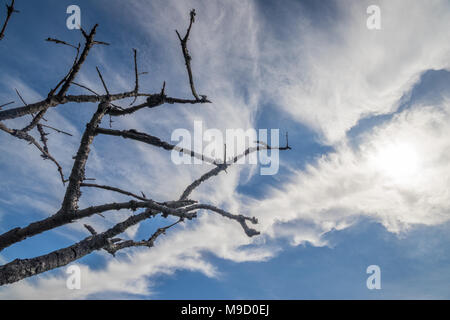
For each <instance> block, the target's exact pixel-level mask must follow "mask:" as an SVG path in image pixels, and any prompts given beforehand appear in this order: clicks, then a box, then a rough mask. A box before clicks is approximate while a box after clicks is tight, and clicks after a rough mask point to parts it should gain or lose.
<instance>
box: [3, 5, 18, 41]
mask: <svg viewBox="0 0 450 320" xmlns="http://www.w3.org/2000/svg"><path fill="white" fill-rule="evenodd" d="M14 2H15V0H11V4H10V5H6V19H5V22H4V23H3V27H2V29H1V30H0V40H2V39H3V38H4V36H5V30H6V26H7V25H8V22H9V19H11V16H12V14H13V13H17V12H19V11H17V10H15V9H14Z"/></svg>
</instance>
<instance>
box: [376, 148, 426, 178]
mask: <svg viewBox="0 0 450 320" xmlns="http://www.w3.org/2000/svg"><path fill="white" fill-rule="evenodd" d="M371 160H372V161H371V164H372V165H373V166H374V168H375V169H376V170H377V171H379V172H380V173H381V174H382V175H383V176H384V177H385V178H386V179H388V180H391V181H392V182H393V183H395V184H407V183H409V182H411V180H412V179H414V177H415V176H417V174H418V173H419V170H420V157H419V153H418V151H417V148H416V147H415V146H414V144H412V143H409V142H403V141H402V142H392V143H387V144H383V145H381V146H379V148H378V150H376V151H375V152H374V154H373V155H372V159H371Z"/></svg>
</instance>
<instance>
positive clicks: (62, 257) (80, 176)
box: [0, 1, 290, 285]
mask: <svg viewBox="0 0 450 320" xmlns="http://www.w3.org/2000/svg"><path fill="white" fill-rule="evenodd" d="M13 4H14V1H13ZM194 19H195V10H192V11H191V12H190V22H189V27H188V28H187V31H186V34H185V35H184V37H182V36H181V35H180V34H179V33H178V31H177V35H178V38H179V40H180V45H181V49H182V53H183V56H184V60H185V64H186V69H187V73H188V78H189V84H190V88H191V92H192V95H193V97H194V98H193V99H182V98H174V97H169V96H168V95H166V92H165V87H166V84H165V82H164V84H163V85H162V89H161V90H160V91H159V92H157V93H143V92H141V91H140V87H139V76H140V75H141V73H140V72H139V69H138V59H137V51H136V50H135V49H133V58H134V59H133V62H134V76H135V83H134V88H133V89H132V90H130V91H127V92H122V93H112V92H110V91H109V89H108V87H107V85H106V82H105V80H104V78H103V76H102V74H101V72H100V70H99V68H97V72H98V77H99V81H100V82H101V83H102V86H103V88H104V90H105V93H103V94H100V93H97V92H94V91H93V90H92V89H90V88H88V87H86V86H84V85H82V84H78V83H76V82H75V78H76V76H77V74H78V72H79V71H80V69H81V67H82V65H83V63H84V62H85V60H86V58H87V56H88V54H89V52H90V50H91V49H92V47H94V46H96V45H108V43H106V42H103V41H98V40H96V39H95V34H96V30H97V25H95V26H94V27H93V28H92V30H91V31H90V32H86V31H85V30H83V29H80V30H81V34H82V36H83V38H84V45H83V46H81V45H80V44H79V45H77V46H75V45H72V44H69V43H67V42H65V41H61V40H58V39H53V38H48V39H47V41H50V42H53V43H57V44H61V45H66V46H71V47H73V48H74V50H75V52H76V54H75V59H74V61H73V64H72V66H71V67H70V69H69V71H68V72H67V74H66V75H65V76H64V77H63V79H62V80H61V81H59V83H58V84H57V85H56V86H55V87H54V88H53V89H52V90H50V92H49V93H48V95H47V98H46V99H45V100H42V101H38V102H35V103H31V104H27V103H25V101H24V100H23V98H22V97H21V96H20V93H19V92H17V94H18V96H19V98H20V100H21V101H22V103H23V106H21V107H17V108H11V109H6V110H0V129H1V131H3V132H5V133H7V134H9V135H11V136H12V137H14V138H18V139H21V140H25V141H26V142H28V143H29V144H31V145H33V146H34V147H36V148H37V149H38V150H39V151H40V152H41V154H42V155H41V156H42V158H43V159H44V160H49V161H52V162H53V163H54V165H55V167H56V169H57V171H58V174H59V176H60V178H61V182H62V184H63V185H64V187H65V195H64V199H63V200H62V203H61V207H60V209H59V210H58V211H57V212H55V213H54V214H53V215H51V216H50V217H48V218H46V219H43V220H40V221H35V222H33V223H30V224H29V225H27V226H24V227H17V228H14V229H12V230H9V231H8V232H5V233H3V234H1V235H0V251H1V250H3V249H5V248H7V247H9V246H11V245H14V244H15V243H18V242H20V241H22V240H25V239H27V238H30V237H33V236H35V235H37V234H40V233H42V232H46V231H49V230H53V229H55V228H58V227H60V226H64V225H67V224H69V223H73V222H78V221H80V220H81V219H83V218H86V217H90V216H93V215H95V214H99V215H102V214H106V213H107V212H111V211H114V210H121V209H127V210H130V211H131V213H130V216H129V217H128V218H127V219H125V220H124V221H122V222H120V223H117V224H116V225H114V226H113V227H112V228H110V229H108V230H105V231H102V232H97V231H96V230H94V228H93V227H92V226H89V225H86V224H85V225H84V226H85V227H86V229H87V230H88V231H89V232H90V234H91V235H90V236H89V237H87V238H85V239H82V240H81V241H79V242H78V243H75V244H73V245H71V246H69V247H66V248H62V249H59V250H56V251H53V252H50V253H48V254H45V255H42V256H38V257H34V258H30V259H16V260H13V261H11V262H9V263H7V264H5V265H3V266H0V285H4V284H9V283H13V282H16V281H19V280H21V279H24V278H27V277H30V276H33V275H37V274H40V273H43V272H46V271H49V270H52V269H55V268H58V267H61V266H64V265H67V264H68V263H71V262H73V261H76V260H78V259H80V258H82V257H83V256H85V255H87V254H90V253H91V252H93V251H96V250H102V249H103V250H106V251H107V252H109V253H110V254H112V255H113V256H114V255H115V253H116V252H117V251H119V250H122V249H125V248H129V247H138V246H144V247H149V248H150V247H153V246H154V244H155V240H156V239H157V238H158V237H159V236H160V235H162V234H164V233H165V232H166V231H167V230H168V229H169V228H171V227H173V226H175V225H176V224H178V223H181V222H183V221H185V220H192V219H195V218H196V217H197V215H196V213H197V211H198V210H207V211H210V212H212V213H216V214H219V215H221V216H223V217H226V218H229V219H232V220H235V221H236V222H238V223H239V224H240V225H241V227H242V228H243V230H244V232H245V233H246V234H247V235H248V236H249V237H252V236H255V235H258V234H259V232H258V231H256V230H254V229H253V228H251V227H249V225H248V223H251V224H256V223H257V222H258V221H257V219H256V218H254V217H247V216H244V215H239V214H232V213H229V212H227V211H224V210H222V209H220V208H217V207H216V206H213V205H211V204H204V203H198V202H197V201H195V200H192V199H190V198H189V196H190V195H191V193H192V191H193V190H194V189H195V188H197V187H198V186H199V185H200V184H201V183H203V182H205V181H206V180H208V179H209V178H211V177H213V176H216V175H218V174H219V173H220V172H222V171H225V170H226V169H227V168H228V167H229V166H231V165H232V164H234V163H236V162H237V161H238V160H239V159H240V158H241V157H245V156H247V155H248V154H249V153H251V152H257V151H258V150H263V149H271V147H270V146H269V145H267V144H266V143H264V142H257V144H256V145H257V146H256V147H251V148H248V149H247V150H245V152H244V153H243V154H241V155H238V156H236V157H234V158H232V159H230V160H227V159H225V161H216V160H214V159H209V158H207V157H204V156H203V155H201V154H198V153H195V152H193V151H191V150H186V149H179V148H178V147H177V146H174V145H172V144H170V143H168V142H165V141H163V140H162V139H160V138H158V137H155V136H152V135H150V134H147V133H144V132H138V131H136V130H134V129H131V130H122V131H121V130H114V129H111V128H103V127H101V126H100V125H101V122H102V119H103V118H104V117H105V116H109V117H119V116H126V115H131V114H134V113H137V112H143V111H144V110H148V109H152V108H156V107H158V106H162V105H164V104H174V103H178V104H204V103H210V101H209V100H208V99H207V97H206V96H205V95H198V94H197V92H196V89H195V86H194V81H193V76H192V69H191V56H190V54H189V51H188V48H187V42H188V39H189V34H190V32H191V28H192V25H193V23H194ZM72 85H75V86H79V87H82V88H84V89H85V90H87V91H88V92H89V94H86V95H71V94H68V91H69V89H70V87H71V86H72ZM139 97H141V99H145V102H143V103H140V104H136V101H137V100H138V98H139ZM142 97H144V98H142ZM126 98H132V99H133V101H132V103H131V104H130V105H128V106H125V107H123V106H119V105H118V104H117V102H120V101H122V100H124V99H126ZM88 102H90V103H96V104H97V109H96V111H95V112H94V114H93V115H92V117H91V119H90V121H89V122H88V123H87V124H86V127H85V130H84V132H83V135H82V138H81V141H80V143H79V147H78V151H77V154H76V156H75V158H74V161H73V166H72V168H71V172H70V176H69V177H68V178H67V179H66V178H65V176H64V171H63V169H62V167H61V166H60V164H59V163H58V161H57V160H56V159H55V158H54V157H53V156H52V155H51V153H50V150H49V148H48V145H47V139H48V138H47V132H46V130H47V131H48V130H56V131H57V132H59V133H62V134H69V133H67V132H65V131H63V130H60V129H57V128H55V127H52V126H49V125H46V124H43V123H42V122H41V120H42V119H44V115H45V114H46V113H47V112H50V111H51V109H52V108H55V107H57V106H59V105H62V104H65V103H88ZM8 104H10V102H9V103H6V104H4V105H3V106H1V107H5V106H6V105H8ZM1 107H0V109H1ZM27 115H32V120H31V121H30V123H29V124H28V125H26V126H25V127H23V128H19V129H11V128H9V127H7V126H6V125H5V124H4V123H3V122H2V121H4V120H9V119H15V118H19V117H24V116H27ZM33 129H36V130H37V132H38V133H39V136H40V141H37V140H36V139H35V138H33V136H32V135H31V134H30V131H31V130H33ZM98 135H111V136H120V137H123V138H127V139H131V140H136V141H140V142H142V143H146V144H149V145H152V146H155V147H159V148H163V149H165V150H176V151H179V152H184V153H186V154H188V155H190V156H191V157H196V158H201V159H203V160H204V161H207V162H210V163H211V164H213V166H214V167H213V169H211V170H210V171H208V172H206V173H205V174H203V175H202V176H201V177H200V178H198V179H197V180H195V181H193V182H192V183H191V184H190V185H188V186H187V187H186V189H185V190H184V192H183V193H182V195H181V196H179V197H177V198H175V200H173V201H169V202H158V201H156V200H152V199H150V198H147V197H146V196H145V195H144V194H142V195H137V194H134V193H132V192H129V191H126V190H123V189H120V188H117V187H113V186H107V185H100V184H93V183H87V182H86V180H87V179H86V177H85V168H86V164H87V160H88V157H89V153H90V146H91V144H92V142H93V140H94V139H95V137H96V136H98ZM177 148H178V149H177ZM276 149H279V150H287V149H290V147H289V146H288V144H287V141H286V146H284V147H276ZM81 188H100V189H104V190H109V191H111V192H117V193H120V194H123V195H127V196H129V197H130V198H131V200H130V201H127V202H121V203H116V202H114V203H105V204H102V205H98V206H91V207H87V208H79V206H78V202H79V199H80V196H81ZM137 211H140V212H139V213H136V212H137ZM157 215H161V216H162V217H164V218H167V217H169V216H171V217H176V219H177V220H176V222H175V223H172V224H169V225H167V226H166V227H164V228H159V229H158V230H157V231H156V232H155V233H154V234H152V235H151V236H150V237H149V238H148V239H145V240H141V241H134V240H123V239H121V238H118V236H119V235H120V234H122V233H123V232H124V231H125V230H126V229H127V228H129V227H131V226H133V225H137V224H139V223H140V222H142V221H144V220H147V219H150V218H152V217H155V216H157Z"/></svg>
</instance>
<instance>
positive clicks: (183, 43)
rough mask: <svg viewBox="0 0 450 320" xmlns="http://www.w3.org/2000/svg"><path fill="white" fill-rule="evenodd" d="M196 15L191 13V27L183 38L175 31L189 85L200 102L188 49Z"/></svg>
mask: <svg viewBox="0 0 450 320" xmlns="http://www.w3.org/2000/svg"><path fill="white" fill-rule="evenodd" d="M195 14H196V13H195V9H192V10H191V12H190V13H189V15H190V17H191V18H190V21H189V27H188V29H187V31H186V34H185V35H184V37H183V38H182V37H181V36H180V33H179V32H178V30H175V32H176V33H177V36H178V39H179V40H180V45H181V51H182V52H183V57H184V62H185V64H186V70H187V73H188V77H189V84H190V86H191V91H192V95H193V96H194V98H195V100H200V98H199V96H198V94H197V91H196V90H195V85H194V77H193V76H192V69H191V60H192V57H191V55H190V54H189V50H188V48H187V42H188V40H189V34H190V33H191V28H192V24H193V23H194V21H195ZM202 99H204V100H206V96H202Z"/></svg>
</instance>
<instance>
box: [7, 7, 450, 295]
mask: <svg viewBox="0 0 450 320" xmlns="http://www.w3.org/2000/svg"><path fill="white" fill-rule="evenodd" d="M71 4H77V5H78V6H79V7H80V8H81V16H82V18H81V19H82V26H83V27H84V28H85V29H89V28H90V27H92V26H93V25H94V24H95V23H98V24H99V29H98V33H97V39H98V40H102V41H107V42H109V43H111V45H110V46H108V47H101V46H97V47H94V49H93V50H92V52H91V54H90V56H89V58H88V60H87V62H86V63H85V64H84V65H83V69H82V71H81V73H80V74H79V76H78V78H77V82H79V83H82V84H85V85H88V86H89V87H91V88H93V89H94V90H96V91H99V92H101V91H102V90H103V89H102V86H101V83H100V82H99V80H98V78H97V76H96V71H95V66H99V68H100V69H101V70H102V72H103V75H104V77H105V80H106V83H107V84H108V87H109V88H110V90H111V91H114V92H120V91H125V90H129V89H130V88H132V87H133V85H134V74H133V60H132V50H131V49H132V48H137V49H138V61H139V65H140V68H141V70H142V71H148V74H147V75H145V76H143V77H142V80H141V81H142V83H141V88H142V90H143V91H146V92H159V90H160V88H161V84H162V82H163V81H166V82H167V92H168V94H169V95H170V96H177V97H189V96H190V91H189V86H188V82H187V76H186V71H185V69H184V62H183V57H182V55H181V52H180V48H179V44H178V40H177V38H176V34H175V32H174V29H178V30H184V29H185V27H186V23H187V19H188V13H189V10H190V9H191V8H196V10H197V20H196V22H195V24H194V26H193V30H192V36H191V39H190V43H189V44H190V50H191V53H192V56H193V62H192V64H193V65H192V67H193V72H194V77H195V81H196V84H197V90H198V91H199V92H200V93H201V94H206V95H208V97H209V98H210V99H211V100H212V101H213V103H212V104H211V105H208V106H203V105H202V106H185V105H168V106H163V107H159V108H156V109H152V110H146V111H143V112H142V113H140V114H139V115H133V116H130V117H123V118H120V119H117V120H116V122H115V123H114V128H116V129H119V128H120V129H130V128H134V129H137V130H140V131H145V132H148V133H151V134H155V135H158V136H160V137H161V138H164V139H165V140H170V136H171V133H172V131H173V130H174V129H176V128H187V129H188V130H192V128H193V122H194V120H202V121H203V122H204V124H205V125H206V126H207V127H208V128H218V129H219V130H222V131H224V130H226V129H229V128H243V129H248V128H256V129H272V128H274V129H279V130H280V135H281V136H280V143H281V144H282V143H283V141H284V139H283V135H284V133H285V132H286V131H288V132H289V142H290V145H291V147H292V148H293V150H291V151H289V152H282V153H280V170H279V172H278V173H277V174H276V175H273V176H262V175H260V174H259V170H255V168H254V167H253V168H252V167H251V166H249V165H247V166H245V165H238V166H236V167H235V168H232V169H230V170H228V173H227V174H222V175H220V176H219V177H217V178H216V179H215V180H211V181H209V182H208V183H206V184H204V185H202V186H201V187H200V188H199V189H198V190H197V191H196V192H195V193H194V194H193V197H194V198H195V199H198V200H200V201H202V202H207V203H212V204H215V205H218V206H221V207H224V208H226V209H227V210H229V211H231V212H235V213H238V212H239V213H243V214H248V215H252V216H256V217H258V219H259V222H260V223H259V224H258V225H257V226H256V227H257V229H258V230H260V231H261V232H262V234H261V236H259V237H257V238H252V239H249V238H247V237H246V236H245V234H243V232H242V230H241V229H240V228H239V226H238V225H236V224H235V223H233V222H232V221H226V220H224V219H223V218H220V217H215V216H211V215H210V214H208V213H207V212H202V213H200V218H199V219H197V220H196V221H191V222H189V223H185V224H183V225H180V226H177V227H176V228H175V229H173V230H171V231H170V232H168V234H167V235H166V236H164V237H163V238H160V239H159V241H158V243H157V245H156V246H155V247H154V248H152V249H151V250H148V249H142V248H137V249H130V250H128V251H124V252H121V253H119V254H118V255H117V257H116V258H112V257H111V256H109V255H108V254H107V253H105V252H97V253H94V254H91V255H89V256H86V257H84V258H82V259H81V260H79V261H77V262H76V264H78V265H79V266H81V268H82V289H81V290H68V289H67V288H66V287H65V281H66V277H67V276H66V274H65V273H64V271H65V268H61V269H59V270H53V271H51V272H47V273H45V274H42V275H40V276H37V277H35V278H32V279H27V280H24V281H21V282H19V283H16V284H13V285H10V286H6V287H2V288H0V298H44V299H46V298H63V299H89V298H90V299H96V298H149V299H191V298H192V299H383V298H387V299H404V298H413V299H422V298H423V299H430V298H434V299H448V298H450V290H449V289H448V288H449V285H448V284H449V283H450V271H448V266H449V263H450V254H449V253H448V247H449V240H450V238H449V232H448V231H449V229H450V222H449V221H450V207H449V205H448V203H450V202H449V200H450V199H449V197H450V191H449V188H448V186H449V182H450V166H449V165H448V155H447V154H448V150H450V139H449V138H448V137H449V133H450V126H448V120H450V100H449V97H450V84H449V83H450V82H449V79H450V71H448V70H450V69H449V68H450V44H449V42H448V32H447V30H448V29H449V21H450V19H449V18H450V7H449V3H448V1H438V0H436V1H431V2H429V3H427V4H425V3H422V2H419V1H414V2H413V3H412V2H411V1H396V2H395V3H392V2H390V1H346V2H344V1H293V0H291V1H286V2H285V3H283V5H282V6H281V5H280V4H279V3H278V2H275V1H227V2H218V1H185V2H181V1H144V0H142V1H128V2H122V1H103V0H96V1H75V2H74V1H57V2H56V1H40V2H39V3H37V2H31V1H27V2H25V1H17V8H18V9H19V10H20V11H21V12H20V14H17V15H14V16H13V18H12V19H11V22H10V24H9V25H8V29H7V33H6V37H5V39H4V40H2V41H0V68H1V70H2V72H1V74H0V103H2V102H8V101H12V100H15V101H16V103H15V104H14V105H12V106H8V108H9V107H14V106H19V105H20V103H19V101H18V98H17V97H16V96H15V92H14V89H16V88H17V89H18V90H19V91H20V92H21V94H22V96H23V97H24V99H25V100H26V101H27V102H34V101H38V100H40V99H42V97H45V95H46V93H47V92H48V90H49V88H51V87H52V86H54V84H55V83H57V82H58V81H59V79H60V77H61V76H62V75H63V74H64V73H65V72H66V70H67V67H68V66H69V65H70V64H71V62H72V59H73V50H71V49H70V48H67V47H61V46H57V45H55V44H53V43H48V42H45V41H44V39H46V38H47V37H54V38H58V39H62V40H65V41H67V42H71V43H77V42H79V41H81V37H80V34H79V32H78V31H76V30H68V29H67V28H66V27H65V25H66V18H67V17H68V15H67V14H66V8H67V6H68V5H71ZM371 4H377V5H378V6H379V7H380V9H381V30H368V28H367V27H366V19H367V17H368V15H367V13H366V8H367V6H369V5H371ZM70 92H71V93H74V94H76V93H82V92H83V91H82V89H80V88H71V91H70ZM83 93H84V92H83ZM93 108H94V105H93V104H81V105H76V104H67V105H63V106H59V107H58V108H55V109H54V110H51V112H49V113H48V115H47V117H46V118H47V120H48V122H49V124H51V125H54V126H56V127H63V128H65V130H66V131H69V132H71V133H72V134H73V137H70V138H68V137H66V136H62V135H58V134H56V133H52V134H51V135H50V136H49V147H50V150H51V151H52V153H53V155H54V156H55V157H56V158H57V159H58V160H59V161H60V163H61V164H62V166H63V168H64V170H65V172H66V173H68V172H69V171H68V170H69V168H70V165H71V163H72V159H71V157H72V155H73V154H75V152H76V148H77V141H79V138H80V136H81V134H82V130H83V126H84V124H85V123H86V122H87V121H88V119H89V117H90V116H91V114H92V112H93ZM25 121H26V119H21V120H14V121H8V123H7V124H8V125H10V126H13V127H19V126H20V125H21V124H23V123H25ZM103 126H107V123H106V122H104V123H103ZM0 148H1V150H0V190H1V192H0V232H5V231H7V230H9V229H10V228H12V227H15V226H23V225H26V224H28V223H30V222H32V221H34V220H37V219H42V218H43V217H46V216H48V215H50V214H52V213H53V212H55V211H56V210H57V209H58V208H59V207H58V206H59V205H60V201H61V199H62V196H63V194H64V193H63V192H64V189H63V188H62V186H61V183H60V181H58V176H57V173H56V170H55V169H54V167H53V165H52V164H51V163H48V161H42V160H41V158H40V156H39V154H38V152H36V151H34V150H33V149H32V148H31V147H30V146H28V145H26V144H24V143H23V142H21V141H16V140H15V139H13V138H12V137H10V136H6V135H5V134H1V135H0ZM207 169H208V166H206V165H205V166H189V165H181V166H176V165H174V164H173V163H171V161H170V153H168V152H166V151H161V150H155V149H154V148H151V147H150V146H143V145H141V144H139V143H129V142H128V143H126V142H124V141H123V139H120V140H119V139H117V138H116V137H97V138H96V140H95V142H94V145H93V152H92V154H91V156H90V158H89V162H88V167H87V176H89V177H95V178H96V179H97V181H98V182H99V183H104V184H110V185H113V186H117V187H121V188H123V189H127V190H130V191H132V192H136V193H139V192H140V191H141V190H142V191H144V192H145V193H146V194H147V195H149V196H151V197H152V198H153V199H157V200H171V199H173V198H174V197H177V195H178V194H179V193H181V192H182V190H183V189H184V187H185V186H186V185H187V184H189V182H190V181H192V180H193V179H195V178H196V177H198V176H199V175H201V174H202V173H204V172H205V171H206V170H207ZM174 193H175V196H174ZM125 199H127V198H126V197H123V196H117V195H115V194H110V193H108V192H105V191H94V190H86V191H85V192H84V193H83V197H82V199H81V203H80V206H81V207H86V206H89V205H93V204H100V203H106V202H112V201H124V200H125ZM127 215H128V213H127V212H125V211H121V212H117V213H116V212H115V213H112V214H110V215H108V219H102V218H100V217H93V218H89V219H87V220H86V221H82V222H76V223H73V224H71V225H69V226H64V227H61V228H59V229H57V230H54V231H51V232H47V233H44V234H40V235H38V236H35V237H33V239H27V240H25V241H23V242H21V243H18V244H15V245H13V246H11V247H9V248H7V249H5V250H3V251H2V252H1V253H0V261H1V262H7V261H10V260H13V259H15V258H28V257H33V256H37V255H40V254H44V253H48V252H50V251H52V250H55V249H57V248H61V247H65V246H69V245H71V244H73V243H74V242H76V241H79V240H80V239H83V238H84V237H86V236H87V230H85V229H84V228H83V223H86V222H88V223H89V224H91V225H93V226H95V227H96V229H98V230H104V229H106V228H107V227H108V226H111V225H112V224H113V223H114V222H119V221H121V220H123V219H124V218H125V217H127ZM167 222H168V221H166V220H165V219H161V218H157V219H154V220H151V221H146V222H144V223H143V224H142V225H141V226H140V227H139V228H134V229H132V230H129V231H128V232H127V233H126V234H125V235H124V236H126V237H129V238H134V239H142V238H146V237H148V236H149V234H151V233H152V231H154V230H156V228H158V227H160V226H163V225H165V224H167ZM369 265H378V266H380V268H381V279H382V280H381V281H382V282H381V284H382V289H381V290H368V289H367V287H366V279H367V277H368V274H366V268H367V267H368V266H369Z"/></svg>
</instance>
